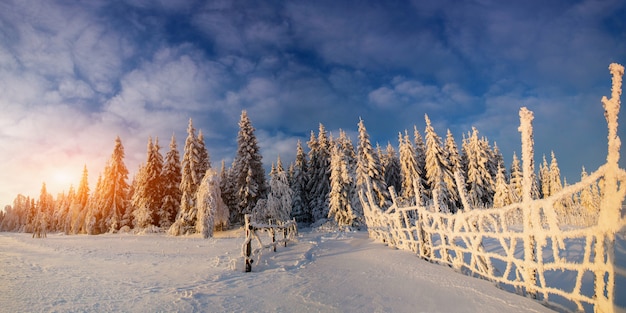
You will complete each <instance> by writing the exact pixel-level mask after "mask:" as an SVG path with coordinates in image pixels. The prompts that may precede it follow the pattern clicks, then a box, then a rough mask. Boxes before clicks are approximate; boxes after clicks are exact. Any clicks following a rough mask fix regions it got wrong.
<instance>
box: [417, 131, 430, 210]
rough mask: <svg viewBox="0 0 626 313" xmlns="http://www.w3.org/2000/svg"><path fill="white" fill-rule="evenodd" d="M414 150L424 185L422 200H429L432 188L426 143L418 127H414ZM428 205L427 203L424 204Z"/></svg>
mask: <svg viewBox="0 0 626 313" xmlns="http://www.w3.org/2000/svg"><path fill="white" fill-rule="evenodd" d="M413 141H414V143H413V150H414V151H415V161H416V162H417V169H418V172H419V173H420V179H421V180H422V181H421V184H422V187H423V189H422V193H423V195H422V198H423V199H425V200H426V199H429V197H430V186H429V185H428V182H427V179H426V143H424V139H423V137H422V135H421V134H420V132H419V131H418V130H417V126H415V125H413ZM424 203H426V202H424Z"/></svg>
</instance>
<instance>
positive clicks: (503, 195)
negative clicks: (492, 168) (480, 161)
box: [493, 164, 511, 208]
mask: <svg viewBox="0 0 626 313" xmlns="http://www.w3.org/2000/svg"><path fill="white" fill-rule="evenodd" d="M502 167H503V166H502V164H499V165H498V170H497V172H496V191H495V194H494V195H493V207H494V208H501V207H505V206H507V205H509V204H511V198H510V194H511V193H510V189H509V185H508V184H507V182H506V178H505V176H504V171H502Z"/></svg>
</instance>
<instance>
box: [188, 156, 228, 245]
mask: <svg viewBox="0 0 626 313" xmlns="http://www.w3.org/2000/svg"><path fill="white" fill-rule="evenodd" d="M221 194H222V192H221V190H220V177H219V176H218V174H217V172H215V170H213V169H211V168H209V169H208V170H207V172H206V174H205V175H204V177H203V179H202V182H201V184H200V186H199V187H198V201H197V206H198V208H197V210H196V211H197V214H198V216H197V218H196V219H197V223H196V232H197V233H200V234H201V235H202V237H203V238H209V237H213V230H214V228H215V226H214V225H215V218H216V216H217V215H218V214H221V215H222V218H224V215H226V216H228V214H227V213H224V212H228V211H227V209H226V204H225V203H224V201H222V195H221Z"/></svg>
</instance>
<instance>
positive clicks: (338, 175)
mask: <svg viewBox="0 0 626 313" xmlns="http://www.w3.org/2000/svg"><path fill="white" fill-rule="evenodd" d="M342 145H343V143H342V142H341V139H337V140H336V141H334V144H333V147H332V149H331V151H332V153H331V159H330V169H331V171H330V185H331V189H330V193H329V211H328V218H329V219H334V220H335V221H336V222H337V224H338V225H339V226H352V224H353V222H354V220H355V218H356V216H355V214H354V211H353V209H352V205H351V196H352V195H351V194H352V193H353V192H354V181H353V176H352V175H351V173H350V169H349V160H348V159H349V158H350V156H349V155H347V153H348V151H346V149H345V148H344V147H342Z"/></svg>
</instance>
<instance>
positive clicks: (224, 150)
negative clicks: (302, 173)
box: [0, 0, 626, 206]
mask: <svg viewBox="0 0 626 313" xmlns="http://www.w3.org/2000/svg"><path fill="white" fill-rule="evenodd" d="M625 16H626V2H624V1H621V0H607V1H595V0H593V1H569V0H563V1H560V0H556V1H532V0H531V1H498V0H493V1H489V0H477V1H453V0H442V1H421V0H419V1H336V0H331V1H324V0H322V1H298V0H294V1H264V3H256V1H181V0H179V1H166V0H162V1H147V0H145V1H144V0H134V1H130V0H129V1H97V0H94V1H83V2H75V1H53V0H50V1H29V2H24V1H19V0H16V1H11V0H0V147H2V148H1V150H0V205H2V206H4V205H7V204H11V203H12V201H13V199H14V198H15V196H16V195H17V194H20V193H21V194H23V195H30V196H32V197H38V196H39V191H40V189H41V186H42V183H44V182H45V183H46V186H47V189H48V192H50V193H52V194H53V195H56V194H57V193H59V192H63V191H67V190H68V189H69V186H70V185H74V186H77V185H78V182H79V181H80V177H81V174H82V169H83V166H87V169H88V174H89V180H90V188H91V189H92V190H93V189H94V188H95V181H96V180H97V177H98V175H99V174H100V173H102V171H103V169H104V166H105V163H106V161H107V160H108V159H109V157H110V155H111V153H112V151H113V147H114V141H115V138H116V136H120V138H121V140H122V144H123V146H124V148H125V153H126V158H125V164H126V166H127V167H128V169H129V170H130V172H131V177H129V181H130V179H131V178H132V175H133V174H134V173H135V172H136V171H137V169H138V167H139V165H140V163H141V162H145V159H146V144H147V141H148V137H150V136H152V137H153V138H156V137H158V139H159V143H160V145H161V146H162V149H161V152H162V154H164V155H165V153H167V151H168V149H169V147H168V145H169V141H170V138H171V136H172V135H175V136H176V140H177V143H178V148H179V150H181V153H182V147H183V146H184V142H185V138H186V136H187V135H186V129H187V124H188V121H189V119H190V118H191V119H193V123H194V127H195V128H196V129H199V130H200V129H201V130H202V132H203V134H204V136H205V141H206V145H207V148H208V151H209V154H210V157H211V162H212V165H213V166H214V167H219V166H220V163H221V161H222V160H225V162H226V164H227V165H229V164H230V162H231V161H232V159H233V157H234V155H235V151H236V136H237V132H238V129H239V128H238V121H239V118H240V115H241V111H242V110H246V111H247V112H248V116H249V117H250V119H251V121H252V124H253V125H254V127H255V128H256V136H257V139H258V142H259V145H260V148H261V152H262V154H263V162H264V163H265V165H266V167H269V166H270V164H271V163H272V162H275V160H276V157H277V156H278V155H280V157H281V159H282V160H283V163H284V164H288V163H289V162H291V161H292V160H293V159H294V155H295V151H296V143H297V141H298V140H300V141H302V142H303V143H306V141H308V139H309V136H310V132H311V130H314V131H316V132H317V129H318V127H319V124H320V123H322V124H323V125H324V126H325V128H326V129H327V130H328V131H330V132H333V134H338V131H339V129H343V130H345V131H346V132H347V133H348V134H350V135H352V136H353V140H354V143H356V138H355V137H354V135H355V134H356V130H357V123H358V122H359V119H363V121H364V123H365V126H366V127H367V130H368V133H369V135H370V139H371V140H372V142H373V143H374V144H376V143H379V144H380V145H382V146H383V147H384V146H386V145H387V143H388V142H391V143H392V144H393V145H394V146H397V135H398V132H402V131H404V130H405V129H409V131H411V130H412V129H413V126H414V125H415V126H416V127H417V128H418V130H420V132H422V133H423V130H424V126H425V122H424V114H428V116H429V118H430V119H431V120H432V123H433V126H434V127H435V131H436V132H437V133H438V134H439V136H441V137H444V138H445V134H446V131H447V129H450V130H451V131H452V133H453V134H454V137H455V139H456V142H457V144H458V145H459V146H460V145H461V141H462V136H463V134H466V133H467V132H468V131H471V129H472V127H476V128H477V129H478V131H479V135H481V136H485V137H487V138H488V139H489V141H490V142H491V143H492V144H493V143H494V142H496V143H497V145H498V147H499V149H500V150H501V151H502V153H503V155H504V158H505V162H506V163H507V164H506V165H507V167H508V166H510V162H511V159H512V156H513V153H514V152H516V153H517V155H518V156H520V151H521V149H520V146H521V141H520V134H519V132H518V131H517V127H518V125H519V115H518V112H519V109H520V107H523V106H525V107H528V109H530V110H531V111H533V112H534V114H535V119H534V121H533V125H534V130H535V134H534V140H535V153H536V160H537V161H536V163H537V164H538V163H539V162H540V161H541V156H542V155H544V154H545V155H546V156H547V157H548V161H549V156H550V152H551V151H554V153H555V154H556V157H557V159H558V163H559V167H560V169H561V173H562V175H563V176H564V178H566V179H567V181H568V182H570V183H573V182H575V181H577V180H578V179H579V178H580V172H581V168H582V166H585V167H586V168H587V171H593V170H595V169H596V168H597V167H598V166H599V165H601V164H602V163H603V162H604V160H605V159H606V150H607V147H606V136H607V131H606V122H605V120H604V116H603V112H604V110H603V108H602V104H601V102H600V99H601V97H602V96H610V92H611V91H610V87H611V76H610V74H609V72H608V66H609V64H610V63H612V62H618V63H621V64H624V63H626V40H625V39H626V19H624V17H625ZM623 116H624V114H623V113H621V114H620V117H621V118H622V119H623ZM618 134H619V135H620V136H621V138H626V136H625V134H626V131H624V129H623V128H622V129H621V130H620V131H619V132H618ZM621 164H622V167H623V164H624V162H621Z"/></svg>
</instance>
